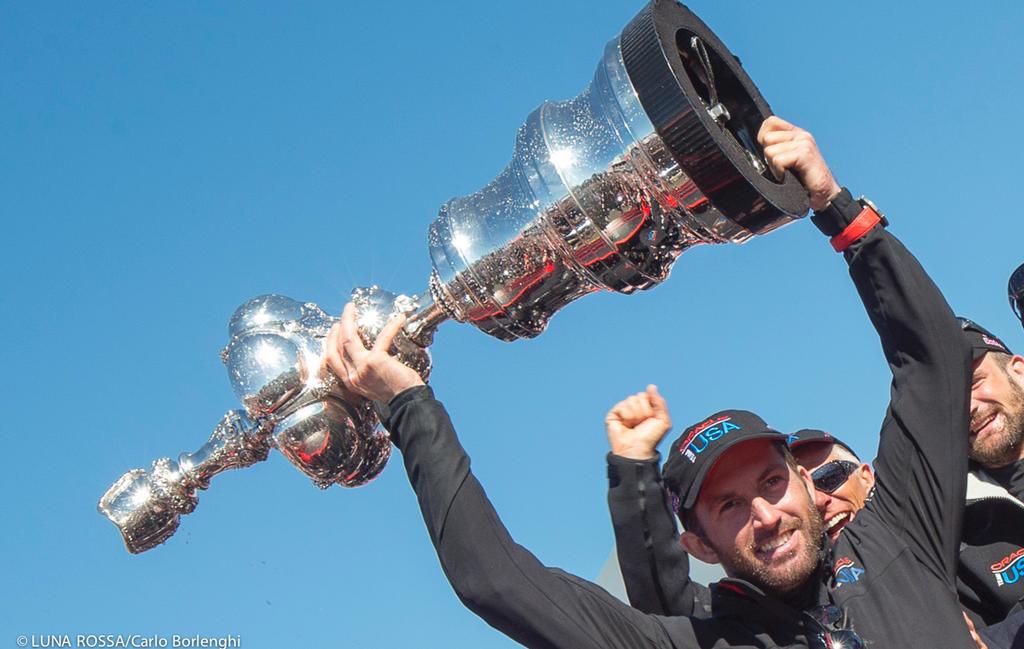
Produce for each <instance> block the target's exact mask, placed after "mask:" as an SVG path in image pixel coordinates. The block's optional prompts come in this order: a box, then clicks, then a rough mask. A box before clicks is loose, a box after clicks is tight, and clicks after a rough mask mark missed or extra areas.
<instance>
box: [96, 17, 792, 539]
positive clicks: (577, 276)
mask: <svg viewBox="0 0 1024 649" xmlns="http://www.w3.org/2000/svg"><path fill="white" fill-rule="evenodd" d="M769 114H770V109H769V107H768V105H767V103H766V102H765V101H764V99H763V98H762V97H761V94H760V93H759V92H758V90H757V88H756V87H755V86H754V84H753V82H752V81H751V80H750V78H749V77H748V76H747V74H746V73H745V72H744V70H743V68H742V66H741V64H740V62H739V60H738V59H737V58H736V57H735V56H733V55H732V54H731V53H730V52H729V50H728V49H727V48H726V47H725V45H723V44H722V42H721V41H719V39H718V38H717V37H716V36H715V35H714V34H713V33H712V32H711V30H710V29H708V27H707V26H706V25H705V24H704V23H703V22H702V21H701V20H700V19H699V18H697V17H696V16H695V15H694V14H693V13H692V12H690V11H689V10H688V9H687V8H685V7H684V6H682V5H680V4H677V3H675V2H672V1H671V0H655V1H654V2H652V3H651V4H649V5H648V6H647V7H645V8H644V9H643V10H642V11H641V12H640V13H639V14H638V15H637V16H636V17H635V18H634V19H633V20H632V21H631V22H630V23H629V24H628V25H627V26H626V27H625V29H623V31H622V33H621V34H620V35H619V36H618V38H615V39H613V40H612V41H611V42H610V43H608V45H607V46H606V47H605V50H604V56H603V57H602V58H601V61H600V63H599V64H598V66H597V71H596V72H595V74H594V78H593V80H592V81H591V83H590V85H589V86H588V87H587V88H586V89H585V90H584V91H583V92H582V93H580V94H579V95H577V96H576V97H575V98H573V99H570V100H567V101H561V102H547V103H544V104H543V105H542V106H540V108H538V109H537V110H535V111H534V112H533V113H532V114H531V115H530V116H529V117H528V118H527V120H526V122H525V123H524V124H523V125H522V126H521V127H520V128H519V132H518V134H517V136H516V144H515V150H514V152H513V155H512V161H511V162H510V163H509V164H508V166H507V167H506V168H505V169H504V170H503V171H502V172H501V173H500V174H499V175H498V176H497V177H496V178H494V180H492V181H491V182H490V183H489V184H488V185H487V186H485V187H483V188H482V189H480V190H479V191H478V192H476V193H474V194H471V195H468V196H462V197H458V198H455V199H452V200H450V201H449V202H448V203H446V204H445V205H443V206H442V207H441V209H440V213H439V214H438V216H437V218H436V219H434V221H433V223H431V224H430V228H429V234H428V238H427V242H428V247H429V250H430V257H431V260H432V265H433V270H432V271H431V273H430V277H429V280H428V282H427V285H428V286H427V290H426V291H424V292H423V293H422V294H421V295H420V296H419V297H407V296H404V295H394V294H392V293H389V292H387V291H384V290H381V289H378V288H377V287H370V288H358V289H356V290H355V291H354V292H353V301H354V302H355V303H356V306H357V311H358V314H359V315H358V322H359V326H360V332H361V334H362V335H363V337H364V341H365V342H367V343H368V344H369V343H371V342H372V341H373V340H374V339H375V337H376V336H377V334H378V333H379V332H380V330H381V328H382V327H383V325H384V323H385V322H386V321H387V318H388V317H389V316H390V315H391V314H394V313H396V312H402V313H405V314H406V315H407V316H408V321H407V323H406V325H405V329H404V331H403V332H402V333H401V334H400V335H399V337H398V339H397V341H396V343H395V345H396V346H397V348H398V352H399V357H400V358H401V359H402V360H403V361H404V362H405V363H406V364H408V365H409V366H411V367H413V368H414V369H416V370H417V371H419V372H420V374H421V375H422V376H423V377H424V378H426V377H427V375H428V374H429V372H430V357H429V354H428V353H427V351H426V348H427V347H428V346H429V345H430V343H431V340H432V337H433V334H434V331H435V330H436V329H437V327H438V326H439V325H440V324H441V323H443V322H445V321H448V320H454V321H457V322H468V323H470V324H472V325H473V326H474V327H476V328H477V329H480V330H481V331H483V332H484V333H487V334H489V335H491V336H495V337H497V338H500V339H502V340H506V341H512V340H516V339H518V338H532V337H534V336H537V335H538V334H540V333H541V332H542V331H544V328H545V326H546V325H547V323H548V320H549V319H550V318H551V316H552V315H554V313H555V312H557V311H558V310H559V309H561V308H562V307H564V306H565V305H567V304H569V303H570V302H572V301H573V300H576V299H577V298H579V297H582V296H583V295H586V294H588V293H592V292H595V291H599V290H611V291H618V292H620V293H632V292H633V291H636V290H640V289H648V288H651V287H653V286H656V285H657V284H659V283H661V282H662V281H663V280H664V279H665V278H666V277H668V274H669V270H670V269H671V267H672V264H673V263H674V262H675V260H676V258H677V257H678V256H679V255H680V254H681V253H682V252H683V251H685V250H686V249H687V248H689V247H691V246H694V245H697V244H703V243H726V242H734V243H740V242H743V241H745V240H747V239H749V238H750V237H751V236H753V235H756V234H764V233H766V232H770V231H771V230H774V229H775V228H778V227H779V226H781V225H784V224H786V223H788V222H789V221H792V220H794V219H796V218H800V217H801V216H803V215H804V214H805V213H806V211H807V202H806V195H805V193H804V190H803V189H802V188H801V187H800V186H799V184H798V183H797V181H796V179H795V178H793V177H792V176H789V175H787V176H786V177H785V178H783V179H782V180H778V179H776V178H774V177H773V176H772V174H771V172H770V171H769V170H768V169H766V166H765V163H764V162H763V157H762V153H761V150H760V148H759V146H758V144H757V142H756V133H757V130H758V128H759V127H760V124H761V122H762V121H763V120H764V118H765V117H767V116H768V115H769ZM334 320H335V318H332V317H330V316H328V315H327V314H326V313H325V312H324V311H323V310H322V309H320V308H319V307H317V306H316V305H315V304H312V303H300V302H297V301H295V300H292V299H290V298H286V297H282V296H277V295H267V296H263V297H258V298H255V299H253V300H250V301H248V302H246V303H245V304H243V305H242V306H240V307H239V308H238V310H237V311H236V312H235V314H234V315H233V316H232V318H231V322H230V325H229V333H230V340H229V342H228V344H227V346H226V347H225V349H224V351H223V353H222V358H223V360H224V362H225V364H226V365H227V368H228V373H229V375H230V378H231V383H232V386H233V387H234V390H235V393H236V394H237V396H238V397H239V399H240V400H241V403H242V406H243V408H242V409H240V410H232V411H229V412H228V413H227V414H225V415H224V417H223V419H222V420H221V422H220V423H219V424H218V425H217V427H216V428H215V429H214V432H213V435H212V436H211V437H210V439H209V441H207V442H206V444H205V445H204V446H202V448H200V449H199V450H198V451H196V452H194V453H185V454H182V455H181V456H179V457H178V459H177V460H172V459H169V458H162V459H159V460H157V461H155V462H154V463H153V464H152V466H151V467H150V468H149V469H134V470H132V471H129V472H128V473H126V474H125V475H124V476H122V477H121V478H120V479H119V480H118V481H117V482H116V483H114V485H113V486H111V487H110V489H109V490H108V491H107V492H106V493H105V494H104V495H103V497H102V499H101V500H100V502H99V506H98V507H99V510H100V512H102V513H103V514H104V515H106V516H107V517H108V518H109V519H110V520H111V521H113V522H114V524H115V525H117V527H118V528H119V529H120V530H121V534H122V535H123V537H124V540H125V544H126V546H127V548H128V550H129V551H131V552H143V551H145V550H148V549H150V548H152V547H154V546H156V545H158V544H160V543H162V542H163V541H165V540H166V539H168V538H169V537H170V536H171V535H172V534H174V532H175V530H176V529H177V527H178V523H179V518H180V516H181V515H182V514H188V513H190V512H191V511H192V510H193V509H194V508H195V506H196V503H197V496H196V491H197V490H198V489H205V488H207V487H208V486H209V482H210V479H211V478H212V477H213V476H214V475H216V474H217V473H220V472H222V471H225V470H228V469H236V468H241V467H245V466H248V465H250V464H253V463H255V462H259V461H261V460H264V459H266V457H267V455H268V453H269V451H270V450H271V449H272V448H277V449H278V450H279V451H281V452H282V453H283V454H284V456H285V457H287V458H288V459H289V460H290V461H291V462H292V463H293V464H294V465H295V466H296V467H298V468H299V469H300V470H301V471H303V472H304V473H305V474H306V475H308V476H309V477H310V478H312V480H313V482H314V483H315V484H317V485H318V486H320V487H324V488H325V487H328V486H330V485H332V484H335V483H337V484H340V485H343V486H347V487H352V486H357V485H361V484H364V483H366V482H367V481H369V480H371V479H373V478H374V477H375V476H376V475H377V474H378V473H379V472H380V471H381V470H382V469H383V467H384V465H385V463H386V462H387V460H388V457H389V454H390V451H391V446H390V441H389V439H388V437H387V434H386V433H385V432H384V431H383V430H381V429H380V428H379V425H378V424H379V422H378V417H377V414H376V412H375V410H374V408H373V407H372V404H370V403H368V402H366V401H365V400H363V399H361V398H358V397H355V396H354V395H351V394H346V393H345V392H344V390H343V388H342V387H341V386H340V384H337V383H336V382H335V381H334V380H333V377H331V376H330V375H329V374H328V373H325V372H323V371H322V370H321V367H322V365H323V363H322V360H323V355H324V349H323V347H324V338H325V336H326V334H327V332H328V330H329V328H330V326H331V325H332V324H333V322H334Z"/></svg>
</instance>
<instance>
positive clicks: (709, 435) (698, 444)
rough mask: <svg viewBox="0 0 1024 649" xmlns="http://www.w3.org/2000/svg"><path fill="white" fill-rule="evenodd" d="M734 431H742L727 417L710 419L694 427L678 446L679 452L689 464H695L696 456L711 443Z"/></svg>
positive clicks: (741, 428) (740, 427)
mask: <svg viewBox="0 0 1024 649" xmlns="http://www.w3.org/2000/svg"><path fill="white" fill-rule="evenodd" d="M734 430H743V427H742V426H740V425H739V424H735V423H733V422H732V417H730V416H729V415H722V416H720V417H712V418H711V419H708V420H707V421H705V422H703V423H700V424H697V425H696V426H694V428H693V430H692V431H690V434H689V435H687V436H686V439H684V440H683V441H682V443H681V444H679V452H680V453H682V454H683V455H684V456H685V457H686V459H688V460H689V461H690V462H696V461H697V456H698V455H700V454H701V453H703V452H704V451H706V450H707V449H708V447H709V446H710V445H711V444H712V442H715V441H717V440H719V439H721V438H722V436H724V435H726V434H727V433H730V432H732V431H734Z"/></svg>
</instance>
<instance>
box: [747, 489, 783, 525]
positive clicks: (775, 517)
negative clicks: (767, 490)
mask: <svg viewBox="0 0 1024 649" xmlns="http://www.w3.org/2000/svg"><path fill="white" fill-rule="evenodd" d="M750 517H751V519H752V520H753V523H754V527H755V528H766V529H768V528H772V527H775V526H776V525H778V524H779V519H781V518H782V514H781V513H780V512H779V510H778V509H777V508H776V507H775V505H773V504H772V503H770V502H768V501H767V500H765V499H764V498H761V497H760V496H759V497H757V498H754V499H753V500H752V501H751V502H750Z"/></svg>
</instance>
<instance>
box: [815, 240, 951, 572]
mask: <svg viewBox="0 0 1024 649" xmlns="http://www.w3.org/2000/svg"><path fill="white" fill-rule="evenodd" d="M816 224H817V225H818V226H819V228H821V229H822V230H823V231H825V232H826V234H829V231H828V230H827V229H826V227H822V224H821V223H818V222H817V221H816ZM843 254H844V256H845V258H846V261H847V263H848V264H849V266H850V276H851V277H852V278H853V282H854V284H855V285H856V287H857V291H858V292H859V293H860V297H861V300H863V302H864V307H865V308H866V309H867V312H868V315H869V317H870V318H871V322H872V324H873V325H874V326H875V329H876V330H877V331H878V335H879V338H880V339H881V342H882V349H883V351H884V352H885V358H886V361H887V362H888V364H889V368H890V369H891V371H892V387H891V398H890V402H889V407H888V409H887V411H886V413H885V419H884V420H883V423H882V429H881V433H880V439H879V447H878V458H877V459H876V460H875V471H876V476H877V482H876V490H875V496H874V497H873V498H872V500H871V501H870V502H869V504H868V506H869V507H873V508H874V509H875V511H877V512H878V513H879V515H880V516H882V518H883V519H884V520H885V521H886V523H887V524H888V525H889V526H891V528H892V529H893V530H895V531H896V532H897V533H898V534H899V535H901V536H902V537H903V538H904V539H905V541H906V542H907V544H908V546H909V547H910V549H911V551H912V552H913V553H914V555H915V557H916V558H917V560H918V561H920V562H921V563H922V564H923V565H924V566H926V567H927V568H928V569H929V570H931V571H932V572H933V573H934V574H935V575H936V576H937V577H939V578H940V579H945V580H946V581H947V582H948V583H949V584H950V585H951V587H952V586H953V585H954V584H955V580H956V553H957V548H958V546H959V538H960V526H961V522H962V519H963V510H964V494H965V490H966V479H967V428H968V416H969V403H970V399H969V397H970V375H971V360H970V359H971V357H970V349H969V347H968V345H967V342H966V339H965V338H964V336H963V334H962V333H961V331H960V327H959V325H958V323H957V321H956V318H955V316H954V315H953V312H952V311H951V310H950V308H949V305H948V304H946V300H945V298H943V296H942V293H940V292H939V289H938V287H937V286H935V283H934V282H933V281H932V280H931V278H930V277H928V274H927V273H925V271H924V269H923V268H922V267H921V265H920V264H919V263H918V261H917V260H916V259H915V258H914V257H913V255H911V254H910V253H909V252H908V251H907V249H906V248H904V247H903V244H902V243H900V242H899V240H898V239H896V237H894V236H893V235H892V234H890V233H888V232H887V231H886V230H884V229H883V228H881V227H878V226H876V227H875V228H874V229H872V230H871V231H870V232H868V234H866V235H865V236H864V237H862V238H861V239H859V240H858V241H856V242H855V243H853V245H851V246H850V247H849V248H847V249H846V250H845V251H844V253H843ZM836 344H837V346H839V345H842V341H836ZM850 407H851V408H856V407H858V404H857V401H856V395H854V394H851V395H850Z"/></svg>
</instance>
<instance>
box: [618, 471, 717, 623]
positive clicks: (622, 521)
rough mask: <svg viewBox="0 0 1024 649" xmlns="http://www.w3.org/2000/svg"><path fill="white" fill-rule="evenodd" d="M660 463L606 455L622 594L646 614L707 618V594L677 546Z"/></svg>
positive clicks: (708, 612)
mask: <svg viewBox="0 0 1024 649" xmlns="http://www.w3.org/2000/svg"><path fill="white" fill-rule="evenodd" d="M659 459H660V456H657V457H655V458H653V459H651V460H647V461H639V460H631V459H628V458H624V457H619V456H617V455H613V454H611V453H609V454H608V510H609V512H610V513H611V517H612V527H613V528H614V529H615V550H616V553H617V555H618V559H619V569H620V570H621V571H622V581H623V582H624V583H625V585H626V594H627V595H628V596H629V603H630V604H631V605H632V606H633V607H634V608H637V609H639V610H641V611H643V612H645V613H654V614H657V615H686V616H696V617H708V616H710V607H711V596H710V592H709V591H708V589H707V587H705V586H703V585H701V584H696V583H694V582H692V581H691V580H690V558H689V556H688V555H687V554H686V552H685V551H684V550H683V548H682V546H681V545H679V533H678V531H677V529H676V522H675V515H674V514H673V513H672V510H671V507H669V504H668V500H667V498H666V497H665V490H664V488H663V486H662V483H661V472H660V471H659V470H658V463H659Z"/></svg>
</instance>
